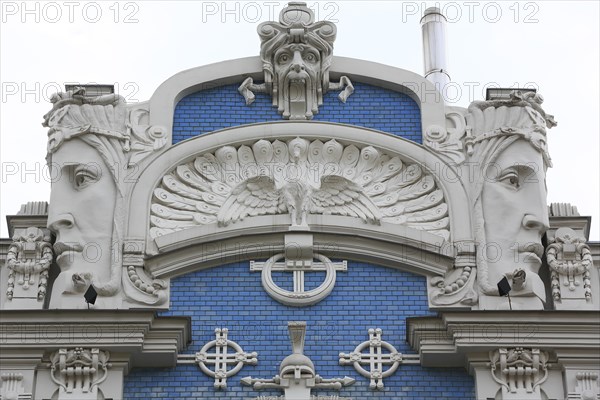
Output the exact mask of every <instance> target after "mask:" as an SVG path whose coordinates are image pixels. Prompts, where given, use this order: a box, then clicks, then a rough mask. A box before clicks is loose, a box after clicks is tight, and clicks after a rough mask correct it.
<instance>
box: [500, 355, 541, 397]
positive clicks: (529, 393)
mask: <svg viewBox="0 0 600 400" xmlns="http://www.w3.org/2000/svg"><path fill="white" fill-rule="evenodd" d="M490 367H491V373H492V378H493V379H494V381H496V383H498V384H499V385H500V386H501V391H502V397H501V398H502V399H503V400H511V399H512V400H527V399H531V400H538V399H542V398H543V397H542V392H541V389H540V387H541V385H542V384H543V383H544V382H545V381H546V380H547V379H548V368H549V363H548V354H547V353H546V352H544V351H540V350H539V349H535V348H533V349H526V348H522V347H516V348H513V349H506V348H501V349H498V350H496V351H492V352H490Z"/></svg>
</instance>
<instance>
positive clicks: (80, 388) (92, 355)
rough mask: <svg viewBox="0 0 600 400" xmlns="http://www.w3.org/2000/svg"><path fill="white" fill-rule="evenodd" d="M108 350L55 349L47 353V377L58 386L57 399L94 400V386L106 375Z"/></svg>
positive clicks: (98, 396)
mask: <svg viewBox="0 0 600 400" xmlns="http://www.w3.org/2000/svg"><path fill="white" fill-rule="evenodd" d="M109 359H110V353H109V352H107V351H103V350H99V349H97V348H92V349H84V348H81V347H76V348H73V349H66V348H64V349H59V350H58V351H56V352H55V353H53V354H52V355H51V356H50V378H51V379H52V381H53V382H54V383H55V384H56V385H57V386H58V397H57V399H58V400H63V399H73V400H97V399H103V398H104V396H102V395H101V392H99V389H98V386H99V385H101V384H102V382H104V381H105V380H106V378H107V377H108V369H109V368H110V367H111V364H110V363H109V362H108V361H109Z"/></svg>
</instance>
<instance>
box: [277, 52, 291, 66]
mask: <svg viewBox="0 0 600 400" xmlns="http://www.w3.org/2000/svg"><path fill="white" fill-rule="evenodd" d="M288 61H290V55H289V54H286V53H284V54H282V55H280V56H279V58H278V59H277V62H278V63H279V64H285V63H287V62H288Z"/></svg>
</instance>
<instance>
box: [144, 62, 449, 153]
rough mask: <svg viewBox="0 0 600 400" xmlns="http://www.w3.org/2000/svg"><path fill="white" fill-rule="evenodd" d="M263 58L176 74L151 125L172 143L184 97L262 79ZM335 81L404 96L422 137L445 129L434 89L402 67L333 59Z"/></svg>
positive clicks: (157, 101)
mask: <svg viewBox="0 0 600 400" xmlns="http://www.w3.org/2000/svg"><path fill="white" fill-rule="evenodd" d="M262 68H263V65H262V62H261V60H260V57H247V58H240V59H235V60H229V61H223V62H219V63H215V64H210V65H206V66H202V67H197V68H191V69H188V70H185V71H182V72H179V73H177V74H175V75H173V76H172V77H171V78H169V79H167V80H166V81H165V82H163V83H162V84H161V85H160V86H159V87H158V89H157V90H156V91H155V92H154V94H153V95H152V98H151V99H150V101H149V110H150V125H152V126H161V127H164V128H165V130H166V132H167V136H166V139H167V140H168V142H169V143H171V142H172V134H173V113H174V110H175V107H176V106H177V103H178V102H179V101H180V100H181V99H182V98H184V97H185V96H187V95H189V94H192V93H195V92H198V91H202V90H206V89H211V88H215V87H218V86H223V85H227V84H233V83H237V84H240V83H241V82H242V81H243V80H244V79H246V78H252V79H256V80H260V79H261V78H262V75H263V69H262ZM329 73H330V76H331V78H332V79H339V78H340V77H341V76H342V75H345V76H347V77H349V78H350V79H352V80H353V81H356V82H363V83H366V84H370V85H375V86H380V87H383V88H386V89H390V90H394V91H397V92H400V93H404V94H406V95H408V96H409V97H410V98H412V99H413V100H414V101H415V102H416V103H417V104H418V105H419V108H420V110H421V121H422V122H423V123H422V126H421V129H422V134H423V137H425V134H426V132H427V128H428V127H429V126H433V125H435V126H445V125H446V122H445V120H446V116H445V106H444V101H443V98H442V96H441V94H440V93H439V92H438V91H437V90H436V88H435V86H434V85H433V84H432V83H431V82H429V81H428V80H427V79H425V78H423V77H422V76H420V75H418V74H416V73H414V72H410V71H407V70H404V69H401V68H394V67H390V66H387V65H383V64H378V63H374V62H370V61H364V60H358V59H353V58H347V57H335V56H334V57H333V64H332V67H331V69H330V72H329Z"/></svg>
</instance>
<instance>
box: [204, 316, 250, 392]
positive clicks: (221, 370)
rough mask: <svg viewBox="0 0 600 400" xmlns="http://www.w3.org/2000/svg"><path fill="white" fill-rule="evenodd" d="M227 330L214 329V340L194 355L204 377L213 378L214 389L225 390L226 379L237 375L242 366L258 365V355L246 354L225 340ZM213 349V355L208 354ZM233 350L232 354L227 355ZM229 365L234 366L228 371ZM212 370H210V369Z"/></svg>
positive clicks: (236, 345) (233, 343)
mask: <svg viewBox="0 0 600 400" xmlns="http://www.w3.org/2000/svg"><path fill="white" fill-rule="evenodd" d="M228 332H229V330H228V329H227V328H223V329H221V328H217V329H215V335H216V339H215V340H212V341H210V342H208V343H206V344H205V345H204V346H202V349H200V351H199V352H198V353H196V362H197V363H198V366H199V367H200V369H201V370H202V372H204V373H205V374H206V375H208V376H211V377H213V378H215V385H214V386H215V389H227V378H229V377H232V376H233V375H235V374H237V373H238V372H239V371H240V370H241V369H242V367H243V366H244V365H256V364H257V363H258V358H257V357H258V353H256V352H252V353H246V352H245V351H244V350H242V348H241V347H240V345H238V344H237V343H236V342H234V341H231V340H229V339H228V338H227V333H228ZM213 347H214V348H215V352H214V353H209V352H208V351H209V350H210V349H211V348H213ZM229 349H233V351H234V353H228V351H229ZM229 365H235V366H234V367H233V368H231V369H229V370H228V367H229ZM211 366H212V367H213V368H214V370H213V369H210V367H211Z"/></svg>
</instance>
